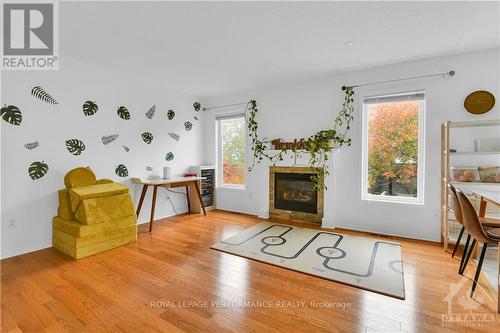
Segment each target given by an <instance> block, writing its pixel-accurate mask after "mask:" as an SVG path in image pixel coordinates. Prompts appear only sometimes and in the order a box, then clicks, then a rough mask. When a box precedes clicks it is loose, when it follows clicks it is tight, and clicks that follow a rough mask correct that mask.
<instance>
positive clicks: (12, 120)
mask: <svg viewBox="0 0 500 333" xmlns="http://www.w3.org/2000/svg"><path fill="white" fill-rule="evenodd" d="M0 114H1V115H2V119H3V120H5V121H6V122H8V123H9V124H12V125H16V126H19V125H21V122H22V121H23V115H22V113H21V110H19V108H18V107H17V106H15V105H9V106H7V105H5V106H4V107H3V108H1V109H0Z"/></svg>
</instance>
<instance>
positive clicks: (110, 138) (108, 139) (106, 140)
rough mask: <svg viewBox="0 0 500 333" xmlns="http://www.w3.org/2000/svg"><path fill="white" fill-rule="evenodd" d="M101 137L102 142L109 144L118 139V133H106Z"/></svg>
mask: <svg viewBox="0 0 500 333" xmlns="http://www.w3.org/2000/svg"><path fill="white" fill-rule="evenodd" d="M101 139H102V143H104V144H105V145H109V144H110V143H111V142H113V141H115V140H116V139H118V134H111V135H105V136H103V137H102V138H101Z"/></svg>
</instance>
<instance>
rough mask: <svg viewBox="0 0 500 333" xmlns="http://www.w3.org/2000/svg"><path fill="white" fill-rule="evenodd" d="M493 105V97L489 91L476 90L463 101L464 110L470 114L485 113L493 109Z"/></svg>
mask: <svg viewBox="0 0 500 333" xmlns="http://www.w3.org/2000/svg"><path fill="white" fill-rule="evenodd" d="M494 105H495V96H493V94H492V93H490V92H489V91H485V90H478V91H474V92H473V93H470V94H469V96H467V97H466V98H465V101H464V108H465V110H467V112H470V113H472V114H483V113H486V112H488V111H490V110H491V109H493V106H494Z"/></svg>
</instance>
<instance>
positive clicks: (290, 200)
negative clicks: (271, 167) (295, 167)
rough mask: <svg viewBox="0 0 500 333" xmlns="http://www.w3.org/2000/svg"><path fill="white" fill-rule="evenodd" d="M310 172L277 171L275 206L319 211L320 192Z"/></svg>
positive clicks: (312, 211) (305, 211)
mask: <svg viewBox="0 0 500 333" xmlns="http://www.w3.org/2000/svg"><path fill="white" fill-rule="evenodd" d="M311 176H312V174H310V173H279V172H277V173H275V175H274V182H275V183H274V187H275V189H274V208H276V209H284V210H291V211H295V212H304V213H312V214H317V213H318V193H317V190H316V189H315V188H314V182H313V181H312V180H311Z"/></svg>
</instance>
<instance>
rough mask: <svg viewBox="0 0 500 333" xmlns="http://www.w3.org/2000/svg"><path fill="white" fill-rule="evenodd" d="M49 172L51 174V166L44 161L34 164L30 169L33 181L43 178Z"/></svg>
mask: <svg viewBox="0 0 500 333" xmlns="http://www.w3.org/2000/svg"><path fill="white" fill-rule="evenodd" d="M47 172H49V166H48V165H47V164H45V163H44V162H43V161H41V162H33V163H31V165H30V167H29V168H28V173H29V175H30V177H31V179H33V180H36V179H40V178H42V177H43V176H45V175H46V174H47Z"/></svg>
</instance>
